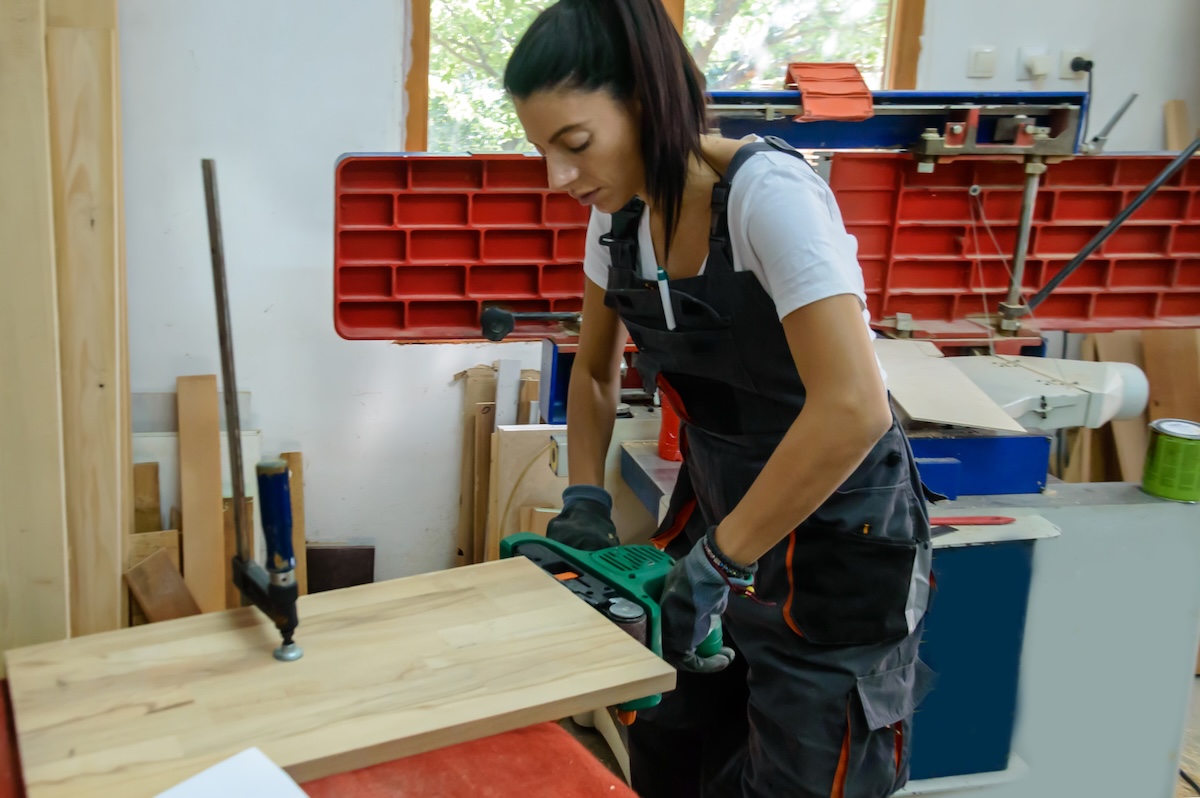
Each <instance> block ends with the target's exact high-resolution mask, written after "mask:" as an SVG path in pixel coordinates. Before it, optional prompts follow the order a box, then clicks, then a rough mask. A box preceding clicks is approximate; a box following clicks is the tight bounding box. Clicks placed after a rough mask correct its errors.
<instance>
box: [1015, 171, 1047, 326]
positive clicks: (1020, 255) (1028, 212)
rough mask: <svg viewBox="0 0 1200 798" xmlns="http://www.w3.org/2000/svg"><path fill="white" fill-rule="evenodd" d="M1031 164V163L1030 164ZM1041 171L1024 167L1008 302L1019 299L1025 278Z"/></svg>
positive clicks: (1018, 300) (1016, 301)
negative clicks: (1023, 183)
mask: <svg viewBox="0 0 1200 798" xmlns="http://www.w3.org/2000/svg"><path fill="white" fill-rule="evenodd" d="M1030 165H1032V164H1030ZM1040 177H1041V172H1040V171H1038V170H1030V169H1028V166H1027V167H1026V174H1025V194H1024V196H1023V197H1022V198H1021V226H1020V227H1018V228H1017V249H1016V252H1014V253H1013V271H1012V282H1011V283H1009V286H1008V304H1010V305H1016V304H1017V303H1018V302H1020V301H1021V283H1022V282H1023V281H1024V279H1025V258H1026V257H1028V256H1029V233H1030V231H1031V230H1032V229H1033V209H1034V208H1035V207H1036V206H1037V193H1038V179H1039V178H1040Z"/></svg>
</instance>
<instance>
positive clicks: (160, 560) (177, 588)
mask: <svg viewBox="0 0 1200 798" xmlns="http://www.w3.org/2000/svg"><path fill="white" fill-rule="evenodd" d="M125 584H127V585H129V590H130V591H131V592H132V593H133V597H134V598H135V599H137V603H138V606H139V607H141V608H142V612H143V613H145V615H146V618H148V619H149V620H150V622H151V623H154V622H157V621H173V620H176V619H178V618H186V617H188V616H190V615H198V614H200V608H199V607H198V606H197V605H196V601H195V599H194V598H192V594H191V593H190V592H189V591H188V589H187V585H186V584H185V583H184V581H183V577H182V576H180V575H179V569H178V568H176V567H175V566H174V565H173V564H172V563H171V555H169V554H168V553H167V552H165V551H161V550H160V551H156V552H154V553H153V554H151V555H150V556H149V557H147V558H146V559H144V560H142V561H141V562H139V563H138V564H137V565H135V566H133V567H132V568H130V569H129V570H128V571H126V572H125Z"/></svg>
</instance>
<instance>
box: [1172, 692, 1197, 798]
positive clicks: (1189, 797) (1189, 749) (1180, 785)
mask: <svg viewBox="0 0 1200 798" xmlns="http://www.w3.org/2000/svg"><path fill="white" fill-rule="evenodd" d="M1179 765H1180V767H1181V768H1183V769H1184V770H1186V771H1187V773H1188V775H1189V776H1191V777H1192V778H1193V779H1194V780H1196V781H1198V782H1200V677H1197V678H1196V679H1195V680H1194V681H1193V682H1192V712H1191V715H1190V716H1189V720H1188V729H1187V734H1186V735H1185V737H1184V740H1183V755H1182V756H1181V757H1180V762H1179ZM1196 795H1200V793H1197V792H1196V791H1195V790H1193V789H1192V788H1191V787H1189V786H1188V785H1187V783H1186V782H1184V780H1183V779H1179V781H1178V782H1177V786H1176V788H1175V798H1193V796H1196Z"/></svg>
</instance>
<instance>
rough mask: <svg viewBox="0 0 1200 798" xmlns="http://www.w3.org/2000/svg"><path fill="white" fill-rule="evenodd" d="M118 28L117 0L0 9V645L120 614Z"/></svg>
mask: <svg viewBox="0 0 1200 798" xmlns="http://www.w3.org/2000/svg"><path fill="white" fill-rule="evenodd" d="M116 25H117V21H116V2H115V0H0V117H3V118H4V119H5V120H6V124H5V125H4V126H3V130H2V131H0V150H3V152H2V154H0V239H2V240H4V241H5V242H6V246H9V247H10V249H9V250H8V251H7V253H6V254H8V255H11V256H12V257H13V258H14V259H15V260H16V261H19V262H20V263H21V264H22V268H21V269H3V270H0V340H2V341H3V345H2V346H0V373H3V374H4V375H5V381H4V387H7V388H8V390H7V391H4V390H0V507H2V508H3V511H2V512H0V518H2V519H3V520H0V552H2V553H3V555H4V556H3V557H0V596H2V598H0V650H3V649H6V648H13V647H17V646H21V645H27V644H29V643H33V642H41V641H45V640H56V639H61V638H63V637H67V636H69V635H72V634H87V633H90V632H97V631H105V630H108V629H115V628H117V627H118V626H120V625H123V623H124V622H125V618H126V615H127V613H126V611H125V600H124V590H123V588H122V587H121V581H120V572H121V565H122V559H123V557H122V550H123V547H124V544H125V539H126V536H127V535H128V534H129V533H130V532H131V531H132V529H133V473H132V448H131V447H132V437H131V434H130V433H131V427H130V420H129V405H130V402H129V378H128V367H127V351H128V347H127V327H126V297H125V270H124V237H123V235H122V213H121V176H120V163H121V158H120V144H119V142H120V131H119V118H120V111H119V108H120V103H119V86H118V80H117V48H116ZM8 120H11V121H8ZM8 242H12V243H11V244H9V243H8Z"/></svg>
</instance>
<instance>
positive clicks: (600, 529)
mask: <svg viewBox="0 0 1200 798" xmlns="http://www.w3.org/2000/svg"><path fill="white" fill-rule="evenodd" d="M612 503H613V501H612V496H610V495H609V493H608V491H606V490H605V489H604V488H602V487H600V486H599V485H571V486H570V487H568V488H567V489H566V490H564V491H563V508H562V512H561V513H559V514H558V515H557V516H556V517H555V518H554V520H552V521H551V522H550V523H549V524H547V526H546V537H548V538H550V539H551V540H555V541H558V542H559V543H564V544H566V545H568V546H570V547H572V548H575V549H581V550H583V551H597V550H599V549H607V548H611V547H613V546H619V545H621V541H620V539H619V538H618V537H617V528H616V526H614V525H613V522H612Z"/></svg>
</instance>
